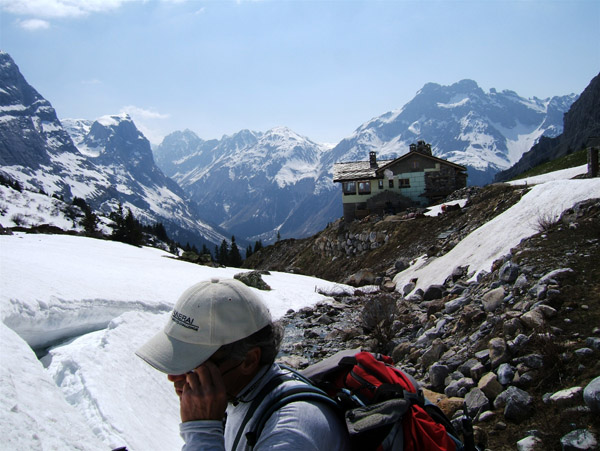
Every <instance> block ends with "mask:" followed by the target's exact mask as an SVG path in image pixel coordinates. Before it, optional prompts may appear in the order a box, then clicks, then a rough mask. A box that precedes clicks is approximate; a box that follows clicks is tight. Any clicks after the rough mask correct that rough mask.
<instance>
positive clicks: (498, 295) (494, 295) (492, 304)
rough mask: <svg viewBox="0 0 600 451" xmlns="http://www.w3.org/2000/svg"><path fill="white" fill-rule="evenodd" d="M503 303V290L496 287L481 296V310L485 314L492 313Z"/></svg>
mask: <svg viewBox="0 0 600 451" xmlns="http://www.w3.org/2000/svg"><path fill="white" fill-rule="evenodd" d="M502 301H504V288H503V287H498V288H496V289H494V290H490V291H488V292H487V293H485V294H484V295H483V298H482V299H481V302H482V303H483V309H484V310H485V311H486V312H493V311H494V310H496V309H497V308H498V307H500V306H501V305H502Z"/></svg>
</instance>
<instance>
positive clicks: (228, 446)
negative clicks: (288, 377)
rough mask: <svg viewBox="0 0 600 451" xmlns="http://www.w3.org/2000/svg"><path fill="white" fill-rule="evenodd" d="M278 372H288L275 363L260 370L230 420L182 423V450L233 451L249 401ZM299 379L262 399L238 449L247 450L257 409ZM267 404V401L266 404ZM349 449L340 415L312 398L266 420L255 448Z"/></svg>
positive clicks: (229, 409)
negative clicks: (224, 423)
mask: <svg viewBox="0 0 600 451" xmlns="http://www.w3.org/2000/svg"><path fill="white" fill-rule="evenodd" d="M277 374H286V371H285V370H283V369H281V368H280V367H279V366H278V365H276V364H273V365H272V366H271V367H270V368H263V369H261V370H260V371H259V372H258V374H257V375H256V377H255V378H254V379H253V380H252V381H251V382H250V384H248V386H247V387H246V388H245V389H244V390H242V392H241V393H242V396H241V398H240V402H239V403H237V404H236V405H233V404H229V406H228V407H227V422H226V425H225V426H224V425H223V422H221V421H189V422H186V423H182V424H181V425H180V433H181V436H182V438H183V440H184V441H185V445H184V446H183V451H197V450H203V451H212V450H215V451H222V450H232V447H233V442H234V440H235V437H236V435H237V433H238V430H239V428H240V426H241V423H242V421H243V420H244V418H245V416H246V412H247V411H248V409H249V408H250V404H252V401H253V400H254V398H255V397H256V396H257V395H258V393H259V392H260V390H261V389H262V387H263V386H264V385H265V384H267V382H268V381H269V380H271V379H272V378H273V377H274V376H276V375H277ZM302 384H303V382H300V381H296V380H293V381H286V382H283V383H282V384H280V385H279V386H277V387H276V388H275V389H274V390H272V391H271V392H270V393H269V394H268V395H267V396H266V397H265V399H264V400H263V402H262V403H261V406H260V407H259V408H258V410H257V414H255V415H254V418H253V419H252V420H250V421H249V422H248V424H247V425H246V428H245V430H244V432H243V434H242V438H241V440H240V442H239V444H238V447H237V450H239V451H241V450H244V449H246V447H247V442H246V437H245V434H246V433H247V432H249V431H252V430H254V422H255V421H256V420H257V419H258V412H260V411H261V408H262V406H265V405H267V404H268V400H269V399H272V398H274V397H276V396H277V395H278V394H279V393H281V392H282V391H285V390H286V389H289V388H290V387H295V386H298V385H302ZM265 403H267V404H265ZM349 448H350V446H349V444H348V433H347V432H346V428H345V426H344V424H343V423H342V420H341V419H340V418H339V416H338V414H337V413H336V412H334V411H333V410H332V408H331V407H329V406H327V405H325V404H323V403H320V402H313V401H296V402H292V403H290V404H287V405H285V406H283V407H282V408H281V409H280V410H278V411H276V412H275V413H274V414H273V415H272V416H271V417H270V418H269V420H268V421H267V423H266V425H265V427H264V429H263V431H262V433H261V434H260V437H259V438H258V441H257V443H256V445H255V446H254V449H255V450H256V451H261V450H263V451H264V450H271V449H281V450H292V451H293V450H298V451H311V450H314V451H317V450H319V451H345V450H348V449H349ZM232 451H233V450H232Z"/></svg>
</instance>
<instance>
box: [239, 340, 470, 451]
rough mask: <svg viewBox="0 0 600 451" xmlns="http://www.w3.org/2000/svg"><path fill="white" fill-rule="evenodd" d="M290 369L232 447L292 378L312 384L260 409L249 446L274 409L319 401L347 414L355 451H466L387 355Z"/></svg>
mask: <svg viewBox="0 0 600 451" xmlns="http://www.w3.org/2000/svg"><path fill="white" fill-rule="evenodd" d="M288 369H289V368H288ZM289 370H290V371H291V373H290V375H285V376H284V375H280V376H276V377H275V378H274V379H272V380H271V381H269V383H267V384H266V386H265V387H264V388H263V390H262V391H261V393H260V394H259V395H258V396H257V397H256V405H253V406H251V407H250V409H249V411H248V414H247V415H246V417H245V419H244V421H243V422H242V426H241V427H240V431H239V433H238V437H237V438H236V440H235V442H234V447H233V449H236V446H237V443H238V442H239V439H240V436H241V433H242V431H243V430H244V428H245V426H246V424H247V423H248V421H250V418H251V417H252V416H253V415H254V413H255V411H256V409H257V408H258V405H259V404H260V402H261V401H262V399H263V398H264V396H265V395H266V394H267V393H269V392H270V391H272V390H273V388H275V387H276V386H277V385H279V384H280V383H282V382H283V381H286V380H290V379H300V380H303V381H304V382H306V384H307V385H304V386H300V387H293V388H290V389H289V390H286V391H284V392H283V393H282V394H281V395H280V396H279V397H277V398H276V399H274V400H272V401H270V403H269V406H267V407H266V408H264V409H262V410H261V412H260V416H259V419H258V420H257V422H256V423H255V424H256V428H255V430H253V431H251V432H249V433H247V434H246V439H247V442H248V444H249V445H250V448H252V447H253V446H254V444H256V441H257V440H258V437H259V436H260V433H261V431H262V429H263V427H264V425H265V423H266V422H267V420H268V419H269V417H270V416H271V415H272V414H273V413H274V412H275V411H277V410H278V409H280V408H281V407H282V406H284V405H286V404H288V403H290V402H294V401H298V400H302V401H306V400H309V401H310V400H317V401H320V402H324V403H327V404H329V405H331V406H333V407H334V408H335V409H337V410H338V411H339V412H340V413H341V414H343V416H344V420H345V423H346V428H347V430H348V433H349V434H350V440H349V441H350V443H351V444H352V446H353V448H355V449H356V450H361V451H363V450H377V451H386V450H394V451H396V450H427V451H445V450H449V451H455V450H457V451H460V450H463V449H464V447H463V445H462V443H461V442H460V441H459V440H458V438H457V437H458V435H457V434H456V431H455V430H454V428H453V426H452V423H451V422H450V421H449V420H448V418H447V417H446V416H445V415H444V413H443V412H442V411H441V410H440V409H439V408H438V407H437V406H435V405H434V404H432V403H429V402H428V401H426V400H425V398H424V396H423V393H422V391H421V390H420V388H419V385H418V383H417V382H416V381H415V380H414V378H412V377H411V376H410V375H408V374H406V373H404V372H402V371H401V370H400V369H398V368H395V367H394V366H393V362H392V359H391V358H390V357H388V356H383V355H375V354H372V353H369V352H357V350H352V351H345V352H340V353H338V354H336V355H334V356H332V357H330V358H328V359H325V360H323V361H321V362H319V363H317V364H315V365H312V366H310V367H308V368H306V369H305V370H303V371H301V372H296V371H294V370H291V369H289Z"/></svg>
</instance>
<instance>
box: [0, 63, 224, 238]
mask: <svg viewBox="0 0 600 451" xmlns="http://www.w3.org/2000/svg"><path fill="white" fill-rule="evenodd" d="M65 123H66V124H67V125H68V129H69V131H70V132H71V133H73V139H74V140H75V141H76V144H77V146H76V145H75V144H74V142H73V139H72V138H71V136H70V135H69V133H68V132H67V130H65V128H64V127H63V124H62V123H61V122H60V121H59V119H58V117H57V115H56V112H55V111H54V109H53V108H52V106H51V105H50V103H49V102H48V101H47V100H45V99H44V98H43V97H42V96H41V95H40V94H39V93H38V92H37V91H36V90H35V89H34V88H33V87H32V86H30V85H29V84H28V83H27V81H26V80H25V78H24V77H23V75H22V74H21V73H20V71H19V68H18V67H17V65H16V64H15V62H14V61H13V60H12V58H11V57H10V56H9V55H8V54H7V53H4V52H2V53H0V164H1V167H0V173H1V174H2V175H3V176H4V177H6V178H8V179H11V180H15V181H18V182H19V183H20V184H21V186H22V187H23V188H24V189H25V190H27V191H31V192H42V193H44V194H47V195H48V196H54V197H57V198H60V199H64V200H65V201H67V202H70V201H72V200H73V199H74V198H75V197H79V198H82V199H85V200H86V202H87V203H88V204H89V205H90V206H91V208H92V209H93V210H95V211H97V212H99V213H101V214H103V215H105V216H108V215H109V213H110V212H112V211H116V210H117V209H118V207H119V204H121V205H122V206H123V207H124V208H129V209H131V210H132V212H133V213H134V215H135V216H136V218H138V219H139V220H140V221H142V222H144V223H146V224H152V223H155V222H161V223H163V224H164V226H165V228H166V229H167V230H168V231H169V234H170V237H171V238H172V239H175V240H177V241H179V242H181V243H186V242H192V243H194V244H196V245H201V244H202V243H219V242H221V241H222V240H223V239H224V236H225V235H223V234H222V233H220V232H219V231H217V230H216V229H215V228H214V227H212V226H211V225H210V224H208V223H207V222H205V221H202V220H201V219H200V214H199V211H198V209H197V206H196V205H195V204H194V203H193V202H191V201H190V200H189V198H188V197H187V195H186V194H185V193H184V191H183V190H182V189H181V188H180V187H179V186H178V185H177V184H176V183H175V182H173V181H172V180H171V179H169V178H168V177H166V176H165V175H164V174H163V172H162V171H161V170H160V169H159V168H158V167H157V166H156V165H155V164H154V159H153V155H152V150H151V147H150V143H149V142H148V140H147V139H146V138H145V137H144V136H143V134H142V133H141V132H140V131H139V130H138V129H137V128H136V126H135V124H134V123H133V121H132V120H131V118H130V117H129V116H127V115H117V116H105V117H102V118H100V119H98V120H96V121H83V120H79V121H69V120H67V121H65ZM3 210H5V209H3ZM32 220H34V219H32ZM55 225H56V224H55Z"/></svg>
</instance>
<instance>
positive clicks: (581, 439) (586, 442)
mask: <svg viewBox="0 0 600 451" xmlns="http://www.w3.org/2000/svg"><path fill="white" fill-rule="evenodd" d="M560 444H561V445H562V449H563V451H579V450H593V449H598V440H597V439H596V436H595V435H594V434H593V433H592V432H590V431H588V430H587V429H576V430H575V431H571V432H569V433H568V434H567V435H565V436H564V437H563V438H561V439H560Z"/></svg>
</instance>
